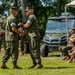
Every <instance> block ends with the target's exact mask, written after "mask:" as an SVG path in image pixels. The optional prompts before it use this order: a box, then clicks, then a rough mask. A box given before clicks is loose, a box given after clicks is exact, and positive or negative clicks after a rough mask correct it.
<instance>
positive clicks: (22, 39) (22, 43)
mask: <svg viewBox="0 0 75 75" xmlns="http://www.w3.org/2000/svg"><path fill="white" fill-rule="evenodd" d="M20 48H21V52H22V54H24V53H25V51H26V38H25V37H20Z"/></svg>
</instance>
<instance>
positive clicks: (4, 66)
mask: <svg viewBox="0 0 75 75" xmlns="http://www.w3.org/2000/svg"><path fill="white" fill-rule="evenodd" d="M1 68H2V69H9V68H8V67H7V66H6V64H5V63H2V66H1Z"/></svg>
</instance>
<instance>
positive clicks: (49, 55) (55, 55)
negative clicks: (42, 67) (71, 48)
mask: <svg viewBox="0 0 75 75" xmlns="http://www.w3.org/2000/svg"><path fill="white" fill-rule="evenodd" d="M49 57H60V55H49Z"/></svg>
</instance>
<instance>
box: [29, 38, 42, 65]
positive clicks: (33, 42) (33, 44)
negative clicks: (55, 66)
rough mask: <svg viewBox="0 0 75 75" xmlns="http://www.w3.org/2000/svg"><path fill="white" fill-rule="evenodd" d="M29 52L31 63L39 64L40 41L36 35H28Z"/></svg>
mask: <svg viewBox="0 0 75 75" xmlns="http://www.w3.org/2000/svg"><path fill="white" fill-rule="evenodd" d="M29 52H30V56H31V58H32V61H33V64H41V57H40V42H39V40H38V38H36V37H33V38H32V37H30V42H29Z"/></svg>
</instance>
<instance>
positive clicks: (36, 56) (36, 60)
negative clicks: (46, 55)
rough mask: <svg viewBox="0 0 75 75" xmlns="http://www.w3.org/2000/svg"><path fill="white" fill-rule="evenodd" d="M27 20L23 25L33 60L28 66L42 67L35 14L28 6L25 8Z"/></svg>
mask: <svg viewBox="0 0 75 75" xmlns="http://www.w3.org/2000/svg"><path fill="white" fill-rule="evenodd" d="M25 13H26V15H27V16H28V20H27V22H26V24H24V27H25V28H26V29H27V33H28V35H27V40H29V51H30V55H31V58H32V61H33V65H32V66H31V67H29V68H42V67H43V66H42V64H41V58H40V41H39V36H40V34H39V29H38V22H37V18H36V16H35V15H34V14H33V9H32V8H31V7H30V6H27V7H26V10H25Z"/></svg>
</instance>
